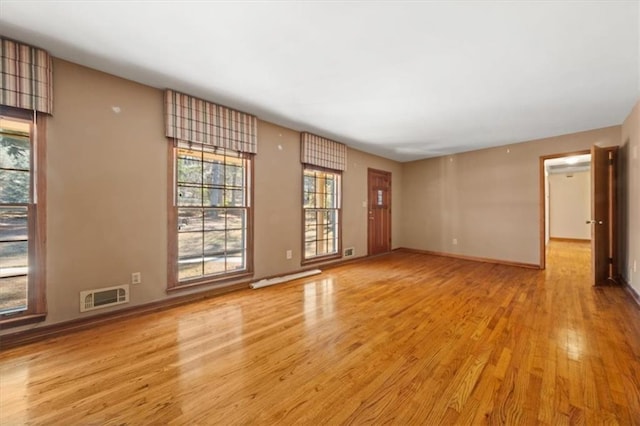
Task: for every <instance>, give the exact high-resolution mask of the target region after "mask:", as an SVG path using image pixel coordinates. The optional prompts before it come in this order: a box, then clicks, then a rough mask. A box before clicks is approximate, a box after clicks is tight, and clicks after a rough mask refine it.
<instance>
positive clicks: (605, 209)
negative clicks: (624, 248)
mask: <svg viewBox="0 0 640 426" xmlns="http://www.w3.org/2000/svg"><path fill="white" fill-rule="evenodd" d="M609 175H610V173H609V150H607V149H605V148H599V147H597V146H593V147H592V148H591V220H590V222H591V263H592V276H593V284H594V285H599V284H603V283H605V282H606V281H607V279H608V278H609V277H610V274H609V273H610V271H609V265H610V263H609V258H610V255H611V253H610V243H611V241H610V236H611V235H610V229H612V227H611V217H610V202H611V201H612V199H611V197H610V193H609V192H610V191H609V187H610V185H609Z"/></svg>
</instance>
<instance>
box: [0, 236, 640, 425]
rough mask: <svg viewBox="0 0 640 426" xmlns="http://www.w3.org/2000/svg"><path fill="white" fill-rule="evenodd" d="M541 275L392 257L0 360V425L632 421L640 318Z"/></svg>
mask: <svg viewBox="0 0 640 426" xmlns="http://www.w3.org/2000/svg"><path fill="white" fill-rule="evenodd" d="M589 274H590V263H589V247H588V244H582V243H570V242H555V241H554V242H552V244H551V245H550V247H549V253H548V268H547V269H546V270H545V271H535V270H528V269H521V268H517V267H511V266H503V265H493V264H487V263H476V262H470V261H465V260H459V259H451V258H444V257H436V256H429V255H424V254H416V253H403V252H397V253H392V254H390V255H387V256H383V257H379V258H375V259H371V260H366V261H363V262H359V263H354V264H351V265H345V266H341V267H338V268H334V269H330V270H328V271H326V272H324V273H323V274H321V275H318V276H314V277H309V278H307V279H303V280H299V281H294V282H290V283H287V284H282V285H278V286H274V287H267V288H263V289H260V290H246V291H238V292H235V293H230V294H225V295H221V296H218V297H215V298H211V299H207V300H204V301H200V302H196V303H192V304H189V305H183V306H179V307H174V308H172V309H168V310H165V311H162V312H155V313H150V314H147V315H142V316H140V317H137V318H133V319H128V320H124V321H119V322H114V323H111V324H106V325H103V326H100V327H96V328H95V329H93V330H87V331H80V332H76V333H73V334H68V335H64V336H61V337H57V338H53V339H49V340H46V341H42V342H38V343H34V344H30V345H27V346H22V347H17V348H13V349H8V350H5V351H4V352H2V353H0V386H1V389H0V424H3V425H4V424H8V425H14V424H107V425H108V424H132V425H133V424H174V425H184V424H225V425H226V424H314V425H315V424H363V423H371V424H403V425H404V424H430V425H431V424H464V425H466V424H472V425H475V424H513V425H520V424H543V425H559V424H634V423H638V422H640V420H639V419H640V310H639V309H638V307H637V305H635V304H634V302H633V301H632V300H631V299H630V298H629V297H628V295H627V294H626V293H625V291H624V290H623V289H622V288H619V287H602V288H594V287H592V286H590V277H589Z"/></svg>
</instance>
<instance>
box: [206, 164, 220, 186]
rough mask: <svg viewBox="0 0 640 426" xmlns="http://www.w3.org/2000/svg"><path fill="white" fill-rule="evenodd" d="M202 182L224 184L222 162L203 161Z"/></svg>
mask: <svg viewBox="0 0 640 426" xmlns="http://www.w3.org/2000/svg"><path fill="white" fill-rule="evenodd" d="M204 183H205V184H207V185H217V186H223V185H224V164H223V163H221V162H219V161H216V162H209V161H205V162H204Z"/></svg>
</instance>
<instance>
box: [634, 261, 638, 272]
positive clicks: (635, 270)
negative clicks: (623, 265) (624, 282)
mask: <svg viewBox="0 0 640 426" xmlns="http://www.w3.org/2000/svg"><path fill="white" fill-rule="evenodd" d="M637 271H638V269H636V261H635V260H634V261H633V272H634V273H635V272H637Z"/></svg>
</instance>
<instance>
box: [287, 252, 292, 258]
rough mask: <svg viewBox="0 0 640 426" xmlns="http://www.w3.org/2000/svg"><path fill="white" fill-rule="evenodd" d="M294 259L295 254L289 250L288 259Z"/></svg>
mask: <svg viewBox="0 0 640 426" xmlns="http://www.w3.org/2000/svg"><path fill="white" fill-rule="evenodd" d="M292 257H293V252H292V251H291V250H287V259H291V258H292Z"/></svg>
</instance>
